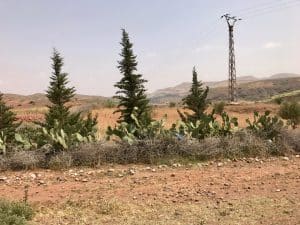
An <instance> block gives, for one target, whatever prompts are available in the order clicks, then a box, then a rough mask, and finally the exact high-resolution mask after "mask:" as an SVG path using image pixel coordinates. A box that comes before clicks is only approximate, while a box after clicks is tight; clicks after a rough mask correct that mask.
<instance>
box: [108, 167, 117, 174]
mask: <svg viewBox="0 0 300 225" xmlns="http://www.w3.org/2000/svg"><path fill="white" fill-rule="evenodd" d="M107 172H109V173H113V172H115V169H113V168H110V169H108V170H107Z"/></svg>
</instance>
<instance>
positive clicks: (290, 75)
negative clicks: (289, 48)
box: [269, 73, 300, 79]
mask: <svg viewBox="0 0 300 225" xmlns="http://www.w3.org/2000/svg"><path fill="white" fill-rule="evenodd" d="M294 77H300V74H295V73H277V74H274V75H272V76H270V77H269V78H270V79H282V78H294Z"/></svg>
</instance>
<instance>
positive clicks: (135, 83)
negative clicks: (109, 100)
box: [115, 29, 151, 124]
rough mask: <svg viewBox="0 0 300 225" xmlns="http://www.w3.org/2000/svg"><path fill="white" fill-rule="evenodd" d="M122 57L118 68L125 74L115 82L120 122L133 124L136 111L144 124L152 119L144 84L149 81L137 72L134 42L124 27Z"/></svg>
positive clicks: (138, 118)
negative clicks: (133, 48)
mask: <svg viewBox="0 0 300 225" xmlns="http://www.w3.org/2000/svg"><path fill="white" fill-rule="evenodd" d="M120 44H121V46H122V52H121V54H120V56H121V57H122V59H121V60H120V61H119V62H118V64H119V65H118V68H119V70H120V72H121V74H122V75H123V77H122V78H121V80H120V81H119V82H117V83H116V84H115V87H117V88H118V89H119V90H118V91H117V92H116V96H115V98H117V99H119V104H118V110H116V111H115V113H116V112H120V113H121V116H120V118H119V120H118V122H119V123H120V122H127V123H128V124H133V123H134V120H133V119H132V117H131V115H132V114H133V113H134V115H135V116H136V118H137V120H138V121H139V122H141V123H142V124H147V123H149V122H150V121H151V116H150V106H149V100H148V98H147V95H146V89H145V87H144V84H145V83H146V82H147V81H146V80H144V79H143V78H142V75H141V74H138V73H136V71H137V68H136V67H137V64H138V63H137V61H136V56H135V55H134V53H133V50H132V46H133V44H132V43H131V42H130V40H129V36H128V33H127V32H126V31H125V30H124V29H122V41H121V43H120Z"/></svg>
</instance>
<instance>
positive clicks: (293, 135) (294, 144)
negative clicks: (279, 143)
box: [281, 129, 300, 152]
mask: <svg viewBox="0 0 300 225" xmlns="http://www.w3.org/2000/svg"><path fill="white" fill-rule="evenodd" d="M281 136H282V139H283V141H284V142H285V143H286V144H287V145H288V146H290V147H291V148H292V150H294V151H296V152H300V129H295V130H288V129H284V130H283V131H282V132H281Z"/></svg>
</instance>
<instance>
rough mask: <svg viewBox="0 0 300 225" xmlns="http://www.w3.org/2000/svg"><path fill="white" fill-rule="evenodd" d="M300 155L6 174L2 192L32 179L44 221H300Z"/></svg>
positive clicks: (124, 224) (91, 224)
mask: <svg viewBox="0 0 300 225" xmlns="http://www.w3.org/2000/svg"><path fill="white" fill-rule="evenodd" d="M299 168H300V158H297V157H290V158H268V159H264V158H249V159H245V160H237V161H227V160H226V161H209V162H205V163H194V164H186V165H180V164H178V163H176V164H171V165H169V166H166V165H157V166H151V167H148V166H143V165H129V166H128V165H127V166H120V165H119V166H113V165H107V166H101V167H98V168H95V169H91V168H86V169H85V168H77V169H72V170H63V171H56V172H55V171H49V170H35V171H28V172H26V171H22V172H9V171H8V172H4V173H2V175H1V176H2V177H5V179H4V180H3V179H2V182H1V183H0V191H1V193H2V197H6V198H8V199H14V200H17V199H19V200H21V199H22V198H23V195H24V188H23V187H24V185H26V184H28V185H30V187H29V196H28V197H29V202H30V203H31V204H32V205H33V207H34V209H35V210H36V215H35V217H34V219H33V222H32V224H34V225H39V224H45V225H59V224H69V225H98V224H108V225H115V224H120V225H133V224H135V225H148V224H153V225H154V224H161V225H163V224H177V225H186V224H191V225H201V224H205V225H216V224H222V225H223V224H224V225H231V224H241V225H249V224H253V225H254V224H265V225H270V224H287V225H289V224H290V225H296V224H298V222H299V218H300V211H299V207H300V205H299V201H297V199H299V197H300V195H299V194H300V192H299V177H300V173H299V171H300V170H299Z"/></svg>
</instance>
